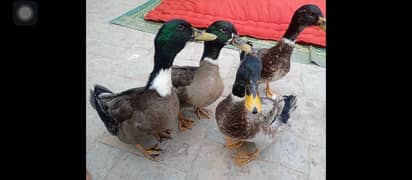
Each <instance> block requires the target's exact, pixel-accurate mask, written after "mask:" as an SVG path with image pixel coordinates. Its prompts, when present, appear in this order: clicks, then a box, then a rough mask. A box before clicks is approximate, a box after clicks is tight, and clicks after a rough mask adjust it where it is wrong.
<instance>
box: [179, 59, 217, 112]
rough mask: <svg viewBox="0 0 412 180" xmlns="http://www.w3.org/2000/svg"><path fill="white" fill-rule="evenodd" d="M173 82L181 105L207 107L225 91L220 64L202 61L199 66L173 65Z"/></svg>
mask: <svg viewBox="0 0 412 180" xmlns="http://www.w3.org/2000/svg"><path fill="white" fill-rule="evenodd" d="M172 83H173V85H174V86H175V87H176V89H177V90H176V93H177V95H178V97H179V101H180V105H181V107H206V106H208V105H210V104H212V103H213V102H215V101H216V100H217V99H218V98H219V97H220V96H221V95H222V93H223V89H224V85H223V80H222V78H221V77H220V72H219V66H218V65H216V64H211V63H209V62H207V61H201V62H200V66H199V67H190V66H173V68H172Z"/></svg>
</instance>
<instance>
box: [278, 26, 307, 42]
mask: <svg viewBox="0 0 412 180" xmlns="http://www.w3.org/2000/svg"><path fill="white" fill-rule="evenodd" d="M303 29H304V27H303V26H301V25H299V24H297V23H294V22H292V23H291V24H290V25H289V27H288V29H287V30H286V32H285V34H284V35H283V38H286V39H289V40H291V41H296V39H297V38H298V36H299V34H300V33H301V32H302V31H303Z"/></svg>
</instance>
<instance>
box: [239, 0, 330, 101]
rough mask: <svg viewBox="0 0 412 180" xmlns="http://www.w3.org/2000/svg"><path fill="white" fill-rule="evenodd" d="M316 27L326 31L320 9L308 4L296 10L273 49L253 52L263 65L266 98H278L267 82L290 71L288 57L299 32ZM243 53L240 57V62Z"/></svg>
mask: <svg viewBox="0 0 412 180" xmlns="http://www.w3.org/2000/svg"><path fill="white" fill-rule="evenodd" d="M309 26H318V27H319V28H320V29H322V30H324V31H326V20H325V18H324V17H323V14H322V12H321V10H320V8H319V7H318V6H316V5H312V4H308V5H304V6H302V7H300V8H299V9H297V10H296V11H295V13H294V15H293V17H292V21H291V23H290V25H289V27H288V29H287V31H286V33H285V34H284V35H283V38H282V39H281V40H280V41H279V42H278V43H277V44H276V45H275V46H273V47H271V48H269V49H266V48H262V49H257V50H255V49H254V50H253V54H254V55H255V56H257V57H258V58H260V59H261V60H262V63H263V70H262V74H261V76H262V82H266V95H267V96H268V97H276V96H278V95H277V94H276V93H273V92H272V90H271V89H270V85H269V82H270V81H276V80H278V79H280V78H282V77H283V76H285V75H286V74H287V73H288V72H289V70H290V57H291V56H292V51H293V48H294V46H295V41H296V38H297V37H298V35H299V34H300V32H302V31H303V29H305V28H306V27H309ZM245 53H250V52H247V51H244V52H242V53H241V55H240V59H241V60H242V59H243V57H244V54H245Z"/></svg>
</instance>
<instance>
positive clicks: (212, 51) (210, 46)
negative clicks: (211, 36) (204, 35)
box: [200, 41, 225, 64]
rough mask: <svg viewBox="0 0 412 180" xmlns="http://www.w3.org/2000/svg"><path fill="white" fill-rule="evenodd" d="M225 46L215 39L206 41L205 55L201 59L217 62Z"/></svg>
mask: <svg viewBox="0 0 412 180" xmlns="http://www.w3.org/2000/svg"><path fill="white" fill-rule="evenodd" d="M223 46H225V44H221V43H218V42H215V41H212V42H205V45H204V48H203V55H202V58H201V60H200V61H207V62H210V63H212V64H217V59H218V58H219V54H220V51H221V50H222V48H223Z"/></svg>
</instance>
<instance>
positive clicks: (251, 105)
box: [245, 85, 262, 114]
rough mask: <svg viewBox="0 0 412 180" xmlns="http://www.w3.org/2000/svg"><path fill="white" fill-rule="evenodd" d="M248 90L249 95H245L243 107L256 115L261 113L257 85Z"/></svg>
mask: <svg viewBox="0 0 412 180" xmlns="http://www.w3.org/2000/svg"><path fill="white" fill-rule="evenodd" d="M250 90H251V91H250V94H248V93H246V98H245V107H246V109H247V110H248V111H249V112H251V113H253V114H257V113H259V112H261V111H262V103H261V102H260V97H259V95H258V94H257V85H256V86H254V87H251V89H250Z"/></svg>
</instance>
